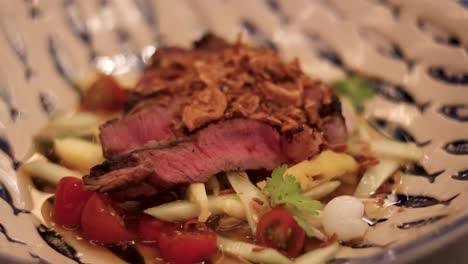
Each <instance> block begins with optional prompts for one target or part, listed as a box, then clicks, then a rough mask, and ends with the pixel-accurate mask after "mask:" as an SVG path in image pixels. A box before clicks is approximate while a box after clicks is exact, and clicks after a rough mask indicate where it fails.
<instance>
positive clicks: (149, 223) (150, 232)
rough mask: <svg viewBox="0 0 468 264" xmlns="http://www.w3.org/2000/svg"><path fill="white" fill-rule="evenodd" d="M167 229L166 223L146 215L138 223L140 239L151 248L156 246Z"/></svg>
mask: <svg viewBox="0 0 468 264" xmlns="http://www.w3.org/2000/svg"><path fill="white" fill-rule="evenodd" d="M166 228H167V226H166V225H165V223H164V222H162V221H160V220H158V219H156V218H154V217H151V216H149V215H144V216H143V217H142V218H141V219H140V221H139V222H138V237H139V238H140V240H141V242H143V243H145V244H147V245H150V246H156V245H157V244H158V241H159V236H160V235H161V232H162V230H164V229H166Z"/></svg>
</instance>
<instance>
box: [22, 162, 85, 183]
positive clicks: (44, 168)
mask: <svg viewBox="0 0 468 264" xmlns="http://www.w3.org/2000/svg"><path fill="white" fill-rule="evenodd" d="M21 169H22V170H24V171H25V172H26V173H28V174H30V175H32V176H36V177H38V178H41V179H43V180H45V181H47V182H50V183H52V184H57V183H58V182H59V181H60V180H61V179H62V178H64V177H66V176H71V177H76V178H81V173H79V172H77V171H72V170H70V169H67V168H65V167H62V166H60V165H58V164H55V163H52V162H49V161H48V160H46V159H37V160H33V161H30V162H26V163H24V164H23V165H22V166H21Z"/></svg>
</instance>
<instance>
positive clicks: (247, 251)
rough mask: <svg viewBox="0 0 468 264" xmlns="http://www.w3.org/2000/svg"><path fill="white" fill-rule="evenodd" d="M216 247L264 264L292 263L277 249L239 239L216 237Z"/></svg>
mask: <svg viewBox="0 0 468 264" xmlns="http://www.w3.org/2000/svg"><path fill="white" fill-rule="evenodd" d="M216 243H217V246H218V249H219V250H221V251H223V252H225V253H228V254H230V255H233V256H237V257H241V258H244V259H246V260H248V261H252V262H255V263H264V264H292V263H293V262H292V261H291V260H289V259H288V258H287V257H285V256H284V255H282V254H281V253H279V252H278V251H276V250H274V249H271V248H266V247H262V246H259V245H255V244H250V243H246V242H241V241H235V240H231V239H228V238H225V237H222V236H218V239H217V242H216Z"/></svg>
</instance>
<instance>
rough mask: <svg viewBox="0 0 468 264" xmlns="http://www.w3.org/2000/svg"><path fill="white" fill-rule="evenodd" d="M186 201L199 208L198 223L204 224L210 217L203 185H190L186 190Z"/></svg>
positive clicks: (198, 183) (199, 183) (196, 183)
mask: <svg viewBox="0 0 468 264" xmlns="http://www.w3.org/2000/svg"><path fill="white" fill-rule="evenodd" d="M187 196H188V199H189V200H190V201H191V202H192V203H194V204H196V205H197V206H198V208H199V214H198V221H200V222H205V221H206V219H208V217H209V216H210V215H211V212H210V209H209V208H208V197H207V195H206V189H205V184H204V183H201V182H195V183H191V184H190V185H189V187H188V190H187Z"/></svg>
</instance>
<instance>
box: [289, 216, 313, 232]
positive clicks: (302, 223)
mask: <svg viewBox="0 0 468 264" xmlns="http://www.w3.org/2000/svg"><path fill="white" fill-rule="evenodd" d="M293 218H294V220H296V223H297V224H298V225H299V226H300V227H301V228H302V229H303V230H304V231H305V233H306V235H307V237H313V236H314V229H313V228H312V226H311V225H310V224H309V223H308V222H307V220H306V219H304V218H302V217H300V216H297V215H294V216H293Z"/></svg>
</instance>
